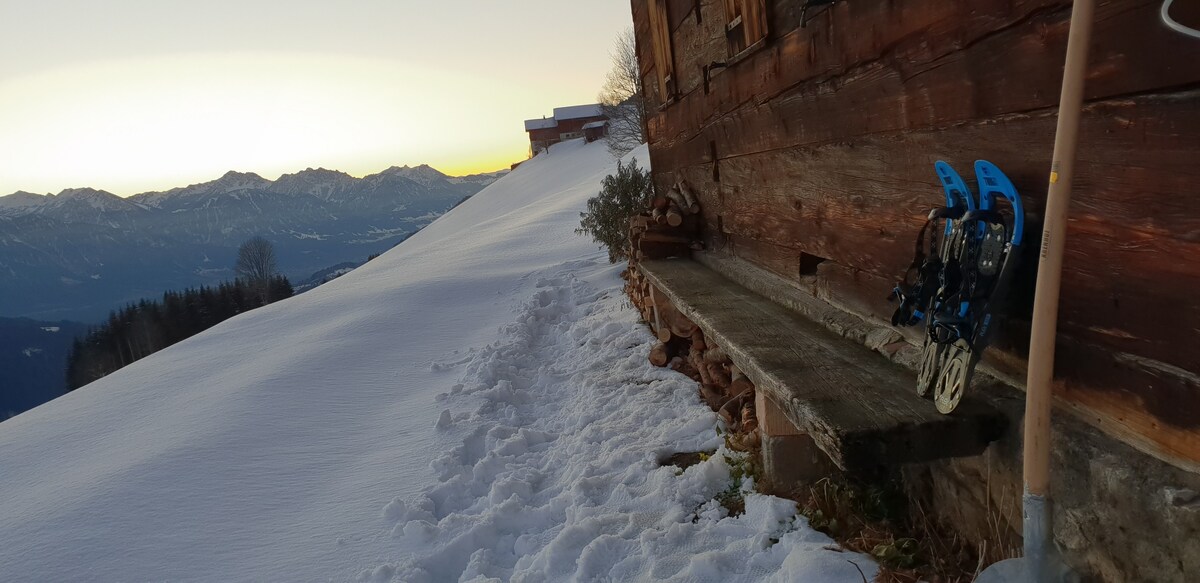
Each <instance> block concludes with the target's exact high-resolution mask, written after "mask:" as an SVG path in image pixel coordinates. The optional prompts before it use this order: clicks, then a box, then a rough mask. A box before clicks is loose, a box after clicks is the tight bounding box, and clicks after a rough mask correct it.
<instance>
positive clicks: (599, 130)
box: [583, 120, 608, 144]
mask: <svg viewBox="0 0 1200 583" xmlns="http://www.w3.org/2000/svg"><path fill="white" fill-rule="evenodd" d="M606 135H608V121H607V120H601V121H593V122H590V123H587V124H584V126H583V139H584V140H587V142H588V143H589V144H590V143H592V142H594V141H596V140H599V139H600V138H603V137H604V136H606Z"/></svg>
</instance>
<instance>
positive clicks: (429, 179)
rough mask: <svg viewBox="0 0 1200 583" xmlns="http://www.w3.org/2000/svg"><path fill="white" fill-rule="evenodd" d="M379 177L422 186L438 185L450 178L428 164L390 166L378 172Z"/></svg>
mask: <svg viewBox="0 0 1200 583" xmlns="http://www.w3.org/2000/svg"><path fill="white" fill-rule="evenodd" d="M379 175H380V176H399V177H401V178H407V179H409V180H411V181H413V182H416V183H417V184H421V185H423V186H431V185H433V184H438V183H441V182H442V181H446V180H448V179H449V178H450V177H449V176H446V175H445V174H443V173H442V172H441V171H439V170H437V169H436V168H434V167H432V166H430V165H428V164H421V165H419V166H407V165H406V166H392V167H391V168H388V169H387V170H384V171H383V172H380V173H379Z"/></svg>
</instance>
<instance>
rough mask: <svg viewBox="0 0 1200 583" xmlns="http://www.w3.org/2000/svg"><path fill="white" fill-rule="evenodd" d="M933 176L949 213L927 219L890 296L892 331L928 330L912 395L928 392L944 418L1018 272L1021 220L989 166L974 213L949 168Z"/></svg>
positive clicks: (979, 172) (1002, 179)
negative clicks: (996, 306)
mask: <svg viewBox="0 0 1200 583" xmlns="http://www.w3.org/2000/svg"><path fill="white" fill-rule="evenodd" d="M934 168H935V171H936V172H937V176H938V180H939V181H940V182H941V184H942V190H943V191H944V193H945V196H946V207H944V208H939V209H934V210H933V211H932V212H930V214H929V219H928V220H927V221H926V223H925V226H924V227H922V229H921V231H920V233H918V235H917V246H916V254H915V257H914V259H913V263H912V264H911V265H910V266H909V268H908V270H907V271H906V272H905V275H904V280H903V281H901V282H900V283H899V284H897V286H896V288H895V290H894V291H893V292H892V297H893V298H894V299H898V300H899V301H900V307H899V308H897V310H896V312H895V313H894V314H893V315H892V324H893V325H896V326H914V325H917V324H919V323H921V322H924V323H925V339H924V342H923V346H922V355H921V368H920V371H919V373H918V375H917V394H918V395H921V396H923V397H926V396H929V394H930V392H931V391H932V393H933V400H934V405H935V406H936V407H937V410H938V411H940V412H942V413H946V414H948V413H950V412H951V411H953V410H954V409H955V407H957V406H958V403H959V402H960V401H961V400H962V396H963V394H964V393H966V391H967V389H968V388H969V386H970V381H971V377H972V375H973V374H974V372H975V366H976V365H977V364H978V362H979V357H980V355H981V354H982V353H983V350H984V349H985V348H986V347H987V343H988V339H989V332H990V329H991V320H992V314H991V308H992V306H993V302H994V301H995V300H998V299H1000V298H1003V297H1004V295H1005V294H1006V293H1007V290H1008V287H1009V284H1010V282H1011V280H1012V276H1013V274H1014V273H1015V271H1016V267H1017V260H1018V258H1019V255H1020V253H1019V248H1020V246H1021V243H1022V241H1023V238H1024V226H1025V213H1024V209H1023V208H1022V206H1021V198H1020V196H1019V195H1018V194H1017V191H1016V189H1015V188H1014V187H1013V185H1012V182H1011V181H1009V179H1008V177H1007V176H1005V175H1004V173H1003V172H1001V171H1000V169H999V168H997V167H996V166H995V165H994V164H992V163H990V162H987V161H984V160H980V161H978V162H976V163H975V174H976V178H977V179H978V182H979V189H980V197H979V203H978V205H976V204H975V199H974V197H973V196H972V193H971V191H970V189H969V188H968V187H967V185H966V183H965V182H964V181H963V179H962V177H961V176H959V174H958V173H957V172H955V171H954V169H953V168H951V167H950V165H949V164H946V163H945V162H942V161H938V163H937V164H936V165H935V166H934ZM939 226H941V228H940V229H939V228H938V227H939ZM927 239H928V242H927V241H926V240H927Z"/></svg>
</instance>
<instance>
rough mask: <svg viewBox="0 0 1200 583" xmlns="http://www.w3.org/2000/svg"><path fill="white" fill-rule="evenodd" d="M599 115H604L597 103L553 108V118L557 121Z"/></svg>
mask: <svg viewBox="0 0 1200 583" xmlns="http://www.w3.org/2000/svg"><path fill="white" fill-rule="evenodd" d="M601 115H604V113H603V112H602V111H601V109H600V104H599V103H591V104H588V105H570V106H567V107H556V108H554V119H557V120H559V121H563V120H567V119H580V118H584V117H599V116H601Z"/></svg>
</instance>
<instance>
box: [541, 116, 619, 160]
mask: <svg viewBox="0 0 1200 583" xmlns="http://www.w3.org/2000/svg"><path fill="white" fill-rule="evenodd" d="M607 119H608V116H606V115H604V111H603V110H601V108H600V105H599V104H590V105H571V106H567V107H556V108H554V115H553V116H552V117H548V118H547V117H543V118H540V119H527V120H525V131H526V132H527V133H528V134H529V150H530V154H533V155H536V154H537V153H538V152H541V151H542V150H545V149H546V148H549V147H550V146H552V145H554V144H557V143H559V142H562V141H565V140H573V139H575V138H582V137H585V136H584V134H585V130H584V128H585V126H588V125H591V124H595V123H596V122H602V121H605V120H607ZM593 133H595V130H594V129H593Z"/></svg>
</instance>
